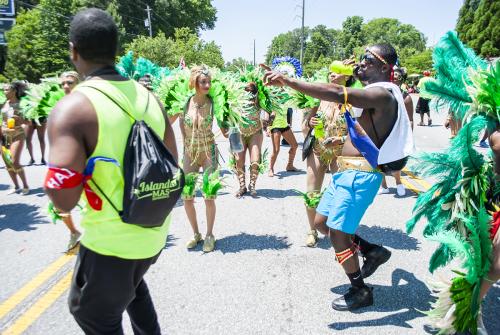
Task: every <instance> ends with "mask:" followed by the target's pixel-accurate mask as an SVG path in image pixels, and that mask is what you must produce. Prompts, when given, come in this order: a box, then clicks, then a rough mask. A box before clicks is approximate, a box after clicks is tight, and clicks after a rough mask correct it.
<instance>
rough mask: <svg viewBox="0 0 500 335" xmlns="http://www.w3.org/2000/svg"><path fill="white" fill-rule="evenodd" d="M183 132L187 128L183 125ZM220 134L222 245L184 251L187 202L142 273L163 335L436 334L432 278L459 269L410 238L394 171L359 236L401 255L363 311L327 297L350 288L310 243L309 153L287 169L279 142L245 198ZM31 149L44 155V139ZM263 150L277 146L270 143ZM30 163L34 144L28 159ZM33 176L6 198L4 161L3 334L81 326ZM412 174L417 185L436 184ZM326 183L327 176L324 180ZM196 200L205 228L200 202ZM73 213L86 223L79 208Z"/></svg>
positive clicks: (438, 134) (421, 143)
mask: <svg viewBox="0 0 500 335" xmlns="http://www.w3.org/2000/svg"><path fill="white" fill-rule="evenodd" d="M417 117H418V115H415V121H416V122H415V123H417V121H418V120H417ZM444 118H445V115H444V114H443V113H442V114H440V115H438V114H436V113H434V115H433V121H434V124H433V126H432V127H416V128H415V138H416V143H417V148H418V150H430V151H436V150H441V149H443V148H444V147H445V146H446V145H448V141H449V140H448V136H449V133H448V131H447V130H446V129H444V127H442V124H443V120H444ZM299 123H300V115H299V113H296V114H295V115H294V124H293V126H294V127H293V128H294V129H295V130H296V131H295V135H296V136H297V139H298V141H299V142H300V143H302V139H303V137H302V134H301V133H300V131H299V129H300V126H299ZM174 128H175V131H176V134H177V135H179V130H178V128H179V127H178V124H175V125H174ZM178 140H180V136H178ZM217 142H218V145H219V148H220V150H221V152H222V155H223V158H224V159H225V161H226V163H224V162H223V163H222V165H223V173H224V176H225V183H226V185H227V186H226V187H225V188H224V189H223V191H222V195H221V196H220V197H219V198H218V199H217V202H216V204H217V217H216V224H215V232H214V233H215V236H216V238H217V249H216V251H215V252H213V253H209V254H203V252H202V251H201V246H200V247H199V248H197V249H196V250H194V251H187V250H186V248H185V243H186V242H187V240H188V239H189V238H190V237H191V235H192V233H191V229H190V227H189V223H188V221H187V218H186V215H185V213H184V209H183V208H182V206H181V203H180V202H179V204H178V206H177V207H176V208H175V209H174V211H173V221H172V225H171V228H170V234H169V237H168V241H167V243H166V247H165V249H164V250H163V252H162V254H161V257H160V258H159V260H158V262H157V263H156V264H154V265H153V266H152V267H151V269H150V270H149V272H148V273H147V275H146V277H145V279H146V281H147V283H148V286H149V289H150V291H151V294H152V297H153V300H154V303H155V306H156V310H157V312H158V317H159V321H160V324H161V327H162V330H163V333H165V334H356V335H359V334H386V335H389V334H397V335H401V334H427V333H430V334H432V333H434V332H433V331H432V330H431V329H430V328H429V327H428V326H426V318H425V315H424V314H423V313H422V311H426V310H428V309H429V307H430V302H431V301H432V297H431V291H430V290H429V288H428V286H427V283H428V282H429V281H431V280H432V279H437V278H438V277H439V275H441V276H442V278H449V277H450V276H449V275H450V271H449V268H447V269H445V270H441V271H439V272H438V274H437V275H435V276H432V275H431V274H430V273H429V272H428V269H427V268H428V261H429V258H430V256H431V254H432V252H433V251H434V249H435V248H436V244H435V243H431V242H428V241H426V240H424V239H423V238H422V234H421V233H422V227H423V224H424V223H423V222H422V223H420V224H419V225H418V226H417V228H416V229H415V232H414V233H413V234H412V235H410V236H409V235H407V234H406V233H405V222H406V221H407V220H408V219H409V218H410V217H411V211H412V207H413V205H414V203H415V199H416V195H415V193H414V192H411V191H408V193H407V195H406V196H404V197H398V196H396V195H395V184H394V179H393V178H392V177H391V178H388V182H389V186H390V187H391V193H390V194H386V195H379V196H377V197H376V199H375V202H374V203H373V205H372V206H371V207H370V208H369V210H368V211H367V213H366V215H365V217H364V219H363V222H362V223H363V224H362V226H361V227H360V229H359V233H360V235H361V236H362V237H364V238H366V239H368V240H370V241H372V242H376V243H380V244H383V245H385V246H387V247H388V248H389V249H390V250H391V251H392V257H391V259H390V260H389V262H388V263H386V264H385V265H383V266H382V267H380V268H379V270H378V271H377V272H376V273H375V274H374V275H373V276H372V277H370V278H369V279H368V280H367V283H368V284H369V285H370V286H373V287H374V299H375V304H374V305H373V306H371V307H369V308H365V309H362V310H360V311H356V312H336V311H333V310H332V309H331V307H330V303H331V301H332V299H334V298H335V297H336V296H337V295H338V294H341V293H343V292H345V290H346V288H347V283H348V279H347V277H346V276H345V274H344V272H343V270H342V269H341V267H340V266H339V265H338V264H337V263H336V262H335V260H334V252H333V250H332V249H331V247H330V243H329V242H328V241H327V240H326V239H324V238H323V239H322V240H321V241H320V243H319V244H318V247H317V248H314V249H312V248H307V247H306V246H305V239H306V233H307V231H308V225H307V221H306V216H305V211H304V206H303V203H302V200H301V197H300V196H299V195H298V194H296V192H295V190H304V189H305V172H303V171H305V163H304V162H302V161H301V160H300V156H301V152H300V150H299V152H298V155H297V158H296V160H295V163H296V166H297V167H299V168H301V169H302V172H299V173H286V172H283V170H284V168H285V164H286V159H287V156H288V155H287V151H288V147H286V146H282V147H281V152H280V156H279V158H278V162H277V166H276V170H275V171H276V172H277V173H276V176H275V177H274V178H270V177H268V176H267V175H263V176H260V177H259V179H258V181H257V188H258V195H259V197H258V198H257V199H253V198H251V197H250V196H246V197H244V198H242V199H236V198H235V197H234V195H233V194H234V193H235V192H236V190H237V180H236V178H235V177H234V176H233V175H231V174H230V173H229V171H227V161H228V144H227V140H225V139H224V138H223V137H222V136H220V137H218V138H217ZM178 143H179V144H180V141H178ZM34 148H35V152H36V158H37V162H38V161H39V159H40V155H39V149H38V148H39V147H38V143H37V142H34ZM264 148H269V149H270V150H271V143H270V141H269V139H266V140H265V142H264ZM28 160H29V159H28V156H27V153H26V152H25V153H24V155H23V158H22V161H23V162H24V163H27V162H28ZM414 172H417V173H418V171H414ZM26 173H27V176H28V180H29V184H30V186H31V188H32V191H31V193H30V194H29V195H28V196H22V195H17V194H15V195H7V194H6V193H7V191H6V190H7V188H8V186H9V185H10V180H9V178H8V176H7V173H6V171H5V169H4V168H3V167H2V168H0V262H1V263H0V264H1V266H0V304H1V305H0V333H4V334H16V333H22V332H23V331H24V333H25V334H51V335H52V334H53V335H59V334H61V335H66V334H80V333H81V331H80V330H79V328H78V326H77V324H76V323H75V321H74V320H73V318H72V316H71V315H70V314H69V311H68V307H67V294H68V291H67V288H68V279H69V276H70V274H71V271H72V267H73V266H74V261H75V257H74V256H65V255H64V253H63V251H64V250H65V246H66V244H67V241H68V235H69V234H68V231H67V230H66V228H65V226H64V225H63V224H62V223H58V224H56V225H54V224H52V223H51V222H50V220H49V218H48V217H47V215H46V207H47V202H48V198H47V197H46V196H45V195H44V193H43V189H42V181H43V178H44V174H45V167H44V166H29V167H26ZM405 178H406V181H407V182H408V183H410V184H412V185H414V187H415V188H416V189H419V190H423V189H424V186H425V185H428V183H425V182H420V183H418V182H416V181H415V180H414V179H412V178H410V177H405ZM329 180H330V176H327V177H326V178H325V184H324V186H326V185H327V183H328V182H329ZM247 182H248V177H247ZM430 182H432V181H430ZM198 199H201V198H198ZM196 205H197V210H198V220H199V224H200V226H201V231H202V233H204V232H205V228H206V221H205V218H204V206H203V201H201V200H198V201H197V204H196ZM74 215H75V217H76V218H77V219H76V221H77V222H78V217H79V214H78V210H75V211H74ZM457 266H458V265H457ZM499 293H500V287H499V286H495V287H494V288H493V289H492V290H491V291H490V294H489V295H488V297H487V299H486V302H485V303H484V312H483V313H484V320H485V324H486V326H487V328H488V330H489V333H490V334H500V321H499V320H498V319H497V318H496V317H495V311H498V310H499V308H500V301H499ZM123 323H124V328H125V333H126V334H132V331H131V328H130V325H129V319H128V317H127V316H126V314H125V315H124V322H123Z"/></svg>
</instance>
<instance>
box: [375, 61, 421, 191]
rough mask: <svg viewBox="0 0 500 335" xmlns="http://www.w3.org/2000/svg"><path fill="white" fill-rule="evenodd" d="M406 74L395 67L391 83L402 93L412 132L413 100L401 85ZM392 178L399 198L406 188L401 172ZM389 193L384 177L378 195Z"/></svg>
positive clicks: (394, 174) (393, 174) (393, 173)
mask: <svg viewBox="0 0 500 335" xmlns="http://www.w3.org/2000/svg"><path fill="white" fill-rule="evenodd" d="M406 78H407V73H406V69H405V68H403V67H399V66H398V67H395V68H394V78H393V80H392V82H393V83H394V84H396V85H397V86H399V87H400V88H401V92H402V93H403V99H404V102H405V108H406V112H407V113H408V119H409V120H410V124H411V129H412V130H413V100H412V98H411V96H410V94H408V92H407V91H406V90H405V89H404V88H403V84H404V82H405V81H406ZM391 174H392V176H393V177H394V179H396V193H397V195H399V196H400V197H402V196H404V195H405V194H406V188H405V186H404V185H403V183H402V181H401V171H393V172H392V173H391ZM387 193H389V188H388V187H387V180H386V177H385V176H384V178H383V179H382V187H381V188H380V191H379V194H387Z"/></svg>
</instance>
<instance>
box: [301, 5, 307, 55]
mask: <svg viewBox="0 0 500 335" xmlns="http://www.w3.org/2000/svg"><path fill="white" fill-rule="evenodd" d="M305 11H306V0H302V29H301V34H300V64H303V60H304V16H305Z"/></svg>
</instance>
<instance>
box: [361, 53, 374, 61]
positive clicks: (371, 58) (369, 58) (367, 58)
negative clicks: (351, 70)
mask: <svg viewBox="0 0 500 335" xmlns="http://www.w3.org/2000/svg"><path fill="white" fill-rule="evenodd" d="M376 59H377V58H376V57H375V56H373V55H372V54H370V53H366V54H364V55H362V56H361V57H360V58H359V62H360V63H361V62H362V61H365V63H367V64H374V63H375V60H376Z"/></svg>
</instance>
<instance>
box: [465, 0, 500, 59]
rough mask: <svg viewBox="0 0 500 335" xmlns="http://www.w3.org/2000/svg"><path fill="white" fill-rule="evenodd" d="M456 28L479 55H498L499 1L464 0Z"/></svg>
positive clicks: (499, 52) (499, 39)
mask: <svg viewBox="0 0 500 335" xmlns="http://www.w3.org/2000/svg"><path fill="white" fill-rule="evenodd" d="M456 30H457V32H458V36H459V37H460V39H461V40H462V41H463V42H464V43H466V44H467V45H468V46H470V47H471V48H473V49H474V51H476V53H478V54H479V55H481V56H483V57H498V56H500V2H498V1H495V0H466V1H465V2H464V5H463V6H462V8H461V9H460V13H459V17H458V21H457V27H456Z"/></svg>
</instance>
